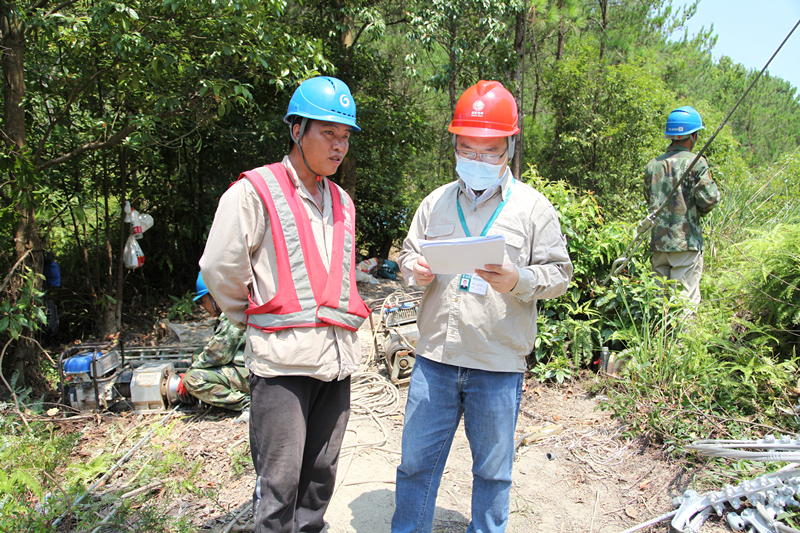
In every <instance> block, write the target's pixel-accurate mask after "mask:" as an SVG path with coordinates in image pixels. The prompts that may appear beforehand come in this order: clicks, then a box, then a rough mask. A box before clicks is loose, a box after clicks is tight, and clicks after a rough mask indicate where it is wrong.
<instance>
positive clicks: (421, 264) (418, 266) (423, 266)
mask: <svg viewBox="0 0 800 533" xmlns="http://www.w3.org/2000/svg"><path fill="white" fill-rule="evenodd" d="M411 270H412V271H413V272H414V280H415V281H416V282H417V285H427V284H428V283H430V282H431V281H433V278H435V277H436V274H434V273H433V272H431V269H430V268H429V267H428V263H426V262H425V258H424V257H422V256H420V257H418V258H417V262H416V263H414V268H413V269H411Z"/></svg>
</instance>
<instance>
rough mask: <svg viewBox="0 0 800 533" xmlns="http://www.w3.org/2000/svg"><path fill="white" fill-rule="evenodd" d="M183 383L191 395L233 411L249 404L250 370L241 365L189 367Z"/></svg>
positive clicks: (240, 409) (242, 408)
mask: <svg viewBox="0 0 800 533" xmlns="http://www.w3.org/2000/svg"><path fill="white" fill-rule="evenodd" d="M183 384H184V385H185V386H186V390H188V391H189V392H190V393H191V395H192V396H194V397H195V398H197V399H198V400H200V401H201V402H205V403H207V404H209V405H213V406H216V407H222V408H224V409H232V410H234V411H242V410H244V409H245V408H246V407H247V406H249V405H250V372H249V371H248V370H247V368H245V367H243V366H238V365H223V366H217V367H213V368H190V369H189V370H187V371H186V374H185V375H184V376H183Z"/></svg>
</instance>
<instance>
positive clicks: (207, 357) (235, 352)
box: [192, 313, 245, 368]
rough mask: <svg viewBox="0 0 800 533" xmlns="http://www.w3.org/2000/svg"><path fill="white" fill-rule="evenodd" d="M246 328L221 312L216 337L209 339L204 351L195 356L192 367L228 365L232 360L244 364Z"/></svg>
mask: <svg viewBox="0 0 800 533" xmlns="http://www.w3.org/2000/svg"><path fill="white" fill-rule="evenodd" d="M244 332H245V330H243V329H239V328H237V327H236V326H234V325H233V323H232V322H231V321H230V320H229V319H228V317H226V316H225V314H224V313H223V314H221V315H220V316H219V321H218V322H217V327H216V329H215V330H214V338H213V339H211V341H209V343H208V344H207V345H206V347H205V348H203V351H202V352H200V353H199V354H197V355H195V356H194V362H193V363H192V368H212V367H217V366H222V365H227V364H229V363H231V362H233V364H235V365H239V366H244V346H245V335H244Z"/></svg>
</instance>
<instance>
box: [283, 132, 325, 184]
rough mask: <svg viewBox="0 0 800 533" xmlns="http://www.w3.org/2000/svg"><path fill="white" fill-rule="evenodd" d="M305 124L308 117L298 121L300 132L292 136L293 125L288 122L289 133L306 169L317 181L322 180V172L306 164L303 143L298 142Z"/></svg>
mask: <svg viewBox="0 0 800 533" xmlns="http://www.w3.org/2000/svg"><path fill="white" fill-rule="evenodd" d="M306 124H308V117H303V120H302V122H300V134H299V135H298V136H297V137H295V136H294V125H293V124H290V125H289V135H290V136H291V137H292V140H293V141H294V142H295V144H296V145H297V148H299V149H300V157H302V158H303V163H305V164H306V168H307V169H308V171H309V172H311V173H312V174H314V175H315V176H317V181H322V174H320V173H319V172H317V171H316V170H314V169H313V168H311V165H309V164H308V161H306V155H305V154H304V153H303V145H302V144H300V139H302V138H303V132H304V131H306Z"/></svg>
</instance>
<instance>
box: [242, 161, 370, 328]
mask: <svg viewBox="0 0 800 533" xmlns="http://www.w3.org/2000/svg"><path fill="white" fill-rule="evenodd" d="M242 178H247V179H248V180H250V183H252V184H253V186H254V187H255V189H256V191H258V194H259V196H261V200H262V201H263V202H264V205H265V206H266V208H267V212H268V214H269V220H270V228H271V230H272V240H273V242H274V244H275V254H276V256H277V262H278V290H277V293H276V294H275V296H274V297H273V298H272V299H271V300H270V301H268V302H267V303H265V304H263V305H256V304H255V302H253V299H252V298H250V297H249V299H250V307H249V308H248V309H247V310H246V311H245V314H247V315H248V317H247V324H248V325H251V326H254V327H257V328H259V329H261V330H262V331H265V332H272V331H278V330H281V329H288V328H305V327H323V326H339V327H342V328H345V329H347V330H349V331H356V330H358V327H359V326H360V325H361V324H362V323H363V322H364V319H365V318H367V317H368V316H369V313H370V311H369V307H367V304H365V303H364V300H362V299H361V296H359V294H358V289H357V287H356V270H355V265H356V261H355V258H356V250H355V226H354V221H355V216H356V211H355V206H354V205H353V202H352V200H351V199H350V197H349V196H348V195H347V193H346V192H345V191H344V190H343V189H342V188H341V187H339V186H338V185H336V184H335V183H333V182H332V181H328V183H329V184H330V186H331V198H332V199H333V206H332V207H333V248H332V249H333V256H332V257H331V262H330V272H328V271H327V270H326V268H325V263H323V261H322V257H321V256H320V254H319V248H318V247H317V243H316V240H315V239H314V232H313V230H312V229H311V221H310V220H309V218H308V213H307V212H306V208H305V206H304V205H303V199H302V198H300V195H299V194H298V193H297V187H296V186H295V184H294V182H293V181H292V179H291V178H290V177H289V173H288V172H287V171H286V167H284V166H283V164H282V163H275V164H272V165H269V166H266V167H261V168H259V169H256V170H250V171H248V172H245V173H243V174H242V175H241V176H239V179H242ZM334 190H335V191H338V192H339V194H336V193H335V192H334Z"/></svg>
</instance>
